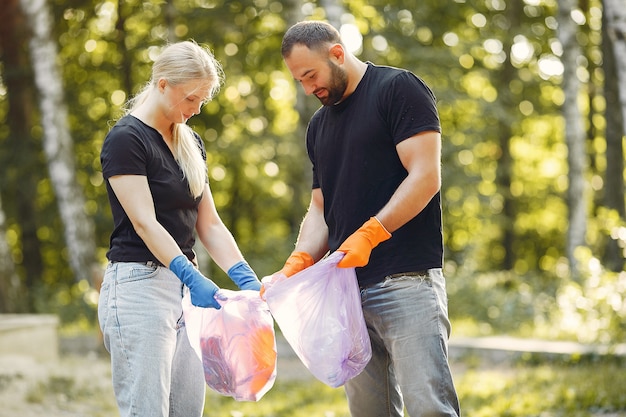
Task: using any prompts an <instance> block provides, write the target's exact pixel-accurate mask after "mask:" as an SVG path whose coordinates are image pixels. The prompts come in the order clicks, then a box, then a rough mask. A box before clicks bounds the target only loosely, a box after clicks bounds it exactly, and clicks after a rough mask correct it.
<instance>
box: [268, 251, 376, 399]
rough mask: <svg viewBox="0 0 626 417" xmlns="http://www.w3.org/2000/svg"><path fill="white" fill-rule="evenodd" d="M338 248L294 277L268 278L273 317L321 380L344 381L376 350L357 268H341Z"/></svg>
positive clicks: (362, 365) (278, 276)
mask: <svg viewBox="0 0 626 417" xmlns="http://www.w3.org/2000/svg"><path fill="white" fill-rule="evenodd" d="M343 256H344V254H343V253H342V252H335V253H333V254H331V255H330V256H328V257H327V258H326V259H324V260H322V261H320V262H318V263H316V264H315V265H313V266H311V267H309V268H307V269H305V270H304V271H301V272H299V273H297V274H295V275H293V276H291V277H290V278H287V277H285V275H283V274H274V275H272V276H270V277H265V278H263V283H264V286H265V299H266V300H267V304H268V306H269V309H270V312H271V313H272V315H273V316H274V320H276V323H277V324H278V326H279V327H280V329H281V331H282V333H283V335H284V336H285V339H286V340H287V342H288V343H289V344H290V345H291V347H292V349H293V350H294V351H295V352H296V354H297V355H298V357H299V358H300V360H301V361H302V363H304V365H305V366H306V367H307V368H308V369H309V371H310V372H311V373H312V374H313V375H314V376H315V377H316V378H317V379H319V380H320V381H322V382H324V383H325V384H327V385H329V386H331V387H339V386H341V385H343V384H344V383H345V382H346V381H348V380H349V379H351V378H353V377H355V376H356V375H358V374H359V373H361V371H363V369H364V368H365V365H367V363H368V362H369V360H370V358H371V356H372V347H371V344H370V339H369V335H368V333H367V327H366V326H365V320H364V319H363V310H362V308H361V296H360V293H359V287H358V284H357V279H356V273H355V271H354V268H339V267H337V263H338V262H339V261H340V260H341V258H342V257H343Z"/></svg>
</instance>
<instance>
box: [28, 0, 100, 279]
mask: <svg viewBox="0 0 626 417" xmlns="http://www.w3.org/2000/svg"><path fill="white" fill-rule="evenodd" d="M20 4H21V6H22V10H23V11H24V14H25V15H26V17H27V21H28V26H29V28H30V29H31V31H32V38H31V40H30V44H29V51H30V55H31V61H32V65H33V71H34V77H35V85H36V88H37V91H38V93H39V108H40V111H41V120H42V128H43V148H44V151H45V154H46V157H47V162H48V171H49V174H50V179H51V181H52V184H53V187H54V190H55V192H56V197H57V204H58V206H59V212H60V213H61V220H62V222H63V225H64V236H65V242H66V245H67V250H68V257H69V262H70V267H71V268H72V271H73V272H74V278H75V279H76V280H77V281H80V280H82V279H88V280H89V279H90V277H91V270H92V268H93V261H94V259H95V236H94V225H93V222H92V220H91V219H90V218H89V217H88V216H87V214H86V213H85V210H84V207H85V199H84V195H83V192H82V189H81V188H80V186H79V185H78V183H77V181H76V177H75V173H76V169H75V164H74V159H73V158H74V153H73V144H72V138H71V136H70V132H69V127H68V114H67V107H66V105H65V102H64V97H63V85H62V84H63V83H62V78H61V74H60V70H59V66H58V65H57V62H56V60H57V49H56V45H55V43H54V42H53V40H52V26H51V16H50V11H49V8H48V5H47V3H46V0H20Z"/></svg>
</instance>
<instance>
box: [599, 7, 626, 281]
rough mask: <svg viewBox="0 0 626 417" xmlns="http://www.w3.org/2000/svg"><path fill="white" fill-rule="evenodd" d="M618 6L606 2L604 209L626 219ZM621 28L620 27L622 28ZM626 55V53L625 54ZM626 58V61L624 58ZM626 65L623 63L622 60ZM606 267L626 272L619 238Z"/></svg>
mask: <svg viewBox="0 0 626 417" xmlns="http://www.w3.org/2000/svg"><path fill="white" fill-rule="evenodd" d="M612 3H614V2H611V1H610V0H605V5H604V10H605V13H604V14H603V16H602V19H603V21H602V56H603V59H602V68H603V70H604V97H605V100H606V111H605V119H606V133H605V136H606V175H605V179H604V205H605V206H606V207H607V208H609V209H612V210H615V211H617V213H618V214H619V216H620V218H621V219H622V220H624V219H625V218H626V207H625V206H624V174H623V173H624V148H623V136H624V133H625V132H626V125H625V120H626V116H624V105H623V104H620V99H621V100H622V101H623V97H621V98H620V94H621V93H622V90H620V84H621V86H622V87H623V86H624V85H626V76H622V78H620V77H619V76H618V68H617V66H618V64H617V62H618V61H617V60H616V57H615V54H616V53H617V49H618V48H617V47H616V46H615V45H614V41H618V39H619V36H617V34H618V33H620V32H619V27H617V28H615V27H613V26H615V25H613V24H611V23H609V22H608V20H609V15H610V16H615V13H613V11H612V10H611V9H612V8H613V7H615V5H614V4H612ZM618 26H619V25H618ZM621 42H622V43H624V32H621ZM623 53H626V52H623ZM622 58H623V57H622ZM622 61H623V60H622ZM603 264H604V266H605V267H606V268H607V269H609V270H612V271H616V272H618V271H622V270H623V269H624V248H622V247H620V245H619V242H618V240H617V238H615V237H609V239H608V241H607V246H606V250H605V253H604V257H603Z"/></svg>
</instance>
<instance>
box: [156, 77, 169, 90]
mask: <svg viewBox="0 0 626 417" xmlns="http://www.w3.org/2000/svg"><path fill="white" fill-rule="evenodd" d="M166 84H167V80H166V79H165V78H159V81H157V87H158V89H159V92H160V93H162V92H163V91H164V90H165V85H166Z"/></svg>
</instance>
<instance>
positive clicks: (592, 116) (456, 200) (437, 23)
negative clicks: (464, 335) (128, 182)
mask: <svg viewBox="0 0 626 417" xmlns="http://www.w3.org/2000/svg"><path fill="white" fill-rule="evenodd" d="M49 4H50V6H51V7H52V11H53V14H54V19H53V21H54V36H55V39H56V40H57V41H58V44H57V46H58V52H59V62H60V63H62V66H61V68H62V74H63V82H64V87H65V88H64V94H65V99H66V102H67V104H68V108H69V110H70V114H69V124H70V129H71V133H72V137H73V140H74V149H75V158H76V166H77V179H78V181H79V183H80V185H81V186H82V187H83V189H84V193H85V196H86V200H87V201H86V205H85V210H86V212H87V213H89V215H90V216H91V217H92V218H93V220H94V223H95V226H96V239H97V242H96V245H97V247H98V254H97V255H98V258H99V259H100V260H101V261H102V263H104V262H105V257H104V255H105V253H106V249H107V247H108V237H109V234H110V231H111V227H112V220H111V213H110V210H109V205H108V201H107V197H106V191H105V187H104V183H103V179H102V175H101V172H100V161H99V152H100V148H101V146H102V142H103V140H104V137H105V135H106V133H107V132H108V130H109V128H110V127H111V126H112V124H113V123H114V122H115V120H117V119H118V118H119V117H120V115H121V114H122V111H123V104H124V102H125V101H126V100H127V99H128V98H129V97H131V96H132V94H134V93H136V92H137V91H138V90H139V89H140V88H141V87H142V86H143V85H144V84H145V83H146V82H147V81H148V79H149V77H150V69H151V63H152V60H153V58H154V57H155V56H156V55H157V53H158V52H159V50H160V48H161V47H162V46H163V45H164V44H165V43H166V42H171V41H176V40H183V39H195V40H196V41H197V42H199V43H201V44H207V45H209V46H210V47H211V49H212V50H213V51H214V53H215V55H216V57H217V58H218V59H219V61H220V62H221V63H222V65H223V67H224V72H225V76H226V78H225V82H224V85H223V86H222V89H221V91H220V93H219V94H218V95H217V97H216V98H215V99H214V101H213V102H211V103H209V104H208V105H207V106H205V108H204V109H203V111H202V113H201V114H200V115H197V116H196V117H194V118H193V119H192V120H191V122H190V124H191V125H192V126H193V127H194V128H195V129H196V131H197V132H198V133H199V134H200V135H201V137H202V138H203V140H204V141H205V144H206V146H207V151H208V170H209V177H210V183H211V187H212V191H213V194H214V197H215V201H216V204H217V207H218V211H219V212H220V215H221V216H222V218H223V220H224V221H225V223H226V224H227V226H228V227H229V229H230V230H231V231H232V232H233V234H234V236H235V238H236V240H237V242H238V243H239V245H240V247H241V249H242V251H243V253H244V255H245V256H246V258H247V259H248V261H249V262H250V264H251V265H252V266H253V268H254V269H255V270H256V271H257V273H258V275H259V276H264V275H267V274H270V273H272V272H274V271H276V270H277V269H279V268H280V266H281V265H282V262H284V260H285V259H286V257H287V256H288V254H289V253H290V251H291V250H292V248H293V242H294V241H295V238H296V235H297V232H298V227H299V223H300V220H301V218H302V216H303V215H304V212H305V210H306V207H307V204H308V200H309V195H310V167H309V161H308V159H307V157H306V153H305V150H304V146H303V143H304V142H303V137H302V136H303V132H302V129H303V126H304V125H305V123H306V120H307V118H308V115H307V114H304V113H303V114H299V111H301V110H300V108H296V105H297V104H302V102H301V103H296V94H297V91H298V88H299V86H297V85H295V83H294V82H293V80H292V77H291V75H290V74H289V73H288V71H287V70H286V68H285V66H284V64H283V62H282V58H281V56H280V52H279V50H280V43H281V39H282V34H283V33H284V31H285V29H286V28H287V27H288V26H289V25H290V24H291V23H293V22H292V21H291V19H292V17H291V16H294V15H296V14H300V13H302V14H303V17H304V18H325V17H326V12H325V10H324V9H323V8H322V7H321V6H320V4H321V3H320V2H308V3H297V2H295V3H293V2H282V1H272V0H237V1H224V0H210V1H204V0H191V1H182V0H171V1H168V2H162V1H139V0H128V1H125V2H121V3H120V2H114V1H109V0H103V1H99V2H96V3H94V2H91V1H86V0H50V1H49ZM338 4H339V3H338ZM341 6H343V11H344V14H343V16H342V17H341V23H352V24H354V25H355V26H356V27H357V28H358V29H359V32H360V33H361V35H362V36H363V39H362V45H361V47H360V49H359V50H358V51H357V54H358V56H359V57H360V58H361V59H363V60H370V61H373V62H375V63H378V64H386V65H393V66H399V67H404V68H408V69H410V70H412V71H414V72H415V73H416V74H418V75H419V76H420V77H422V78H423V79H424V80H425V81H426V82H427V83H428V84H429V85H430V86H431V88H432V89H433V91H434V93H435V95H436V97H437V99H438V108H439V112H440V117H441V121H442V127H443V155H442V167H443V188H442V204H443V219H444V228H443V236H444V242H445V245H446V262H447V263H446V269H447V277H448V280H449V288H450V299H451V300H453V301H454V302H453V303H451V306H450V311H451V315H452V316H453V317H454V318H455V320H457V321H464V322H468V323H469V322H473V323H474V325H475V326H476V327H477V328H479V329H480V330H477V331H478V332H479V333H484V332H487V333H492V332H510V331H511V329H517V331H518V332H521V333H532V332H535V333H537V332H540V333H541V332H543V333H545V334H554V333H553V332H554V329H552V327H556V326H551V325H550V324H551V323H554V322H556V323H562V324H563V329H569V328H574V327H577V326H578V328H579V329H583V328H585V331H586V332H587V335H588V336H587V338H591V339H594V340H606V339H607V337H608V336H607V335H608V334H610V333H611V332H615V333H614V334H615V335H623V331H624V329H623V325H620V320H622V322H623V312H621V311H618V310H619V309H616V308H615V306H616V305H618V304H619V300H622V301H623V297H624V292H625V290H624V288H623V284H622V283H621V282H622V280H623V278H621V275H619V274H618V275H615V274H611V273H608V272H606V271H604V270H603V268H602V267H601V266H597V268H600V270H602V272H601V273H595V272H594V273H587V277H588V279H589V282H578V283H570V282H569V280H570V277H569V269H568V267H567V262H566V261H565V259H564V255H563V254H564V246H565V234H566V231H567V228H568V227H569V225H568V224H567V210H568V207H567V202H566V201H565V198H564V196H565V193H566V191H567V188H568V181H567V170H568V168H567V165H566V162H565V161H566V156H567V147H566V145H565V143H564V140H563V134H564V133H563V126H562V121H561V118H560V109H559V107H560V105H561V104H563V93H562V91H561V89H560V85H559V83H560V78H559V73H558V71H556V72H554V71H552V69H554V67H553V66H551V65H554V63H555V62H557V61H558V54H559V51H558V45H556V43H555V41H554V39H555V37H556V34H555V30H556V19H555V13H556V3H555V2H553V1H537V2H505V1H500V0H498V1H474V0H456V1H454V2H440V1H435V0H427V1H417V0H407V1H403V2H397V1H396V2H389V1H380V0H373V1H364V0H346V1H344V2H341ZM585 7H586V9H585V10H583V11H582V12H584V13H585V19H586V21H585V24H584V25H582V26H581V33H580V37H579V39H580V41H581V43H582V44H583V45H584V46H585V48H586V49H585V51H586V58H587V60H588V62H587V65H582V66H581V72H580V74H581V75H580V76H581V77H583V78H584V77H585V74H584V71H588V73H587V76H588V82H589V84H588V85H589V93H590V96H589V97H590V99H589V103H585V105H584V106H583V110H584V111H586V112H587V113H588V115H589V117H588V122H589V125H590V126H589V132H590V141H589V147H588V149H587V152H588V153H589V160H590V161H591V162H593V163H592V164H591V165H592V170H591V172H589V174H588V175H589V178H590V185H591V187H592V189H593V192H594V193H595V196H594V197H595V198H597V199H599V197H600V196H601V195H602V193H604V192H605V191H604V190H603V188H602V184H603V181H602V175H604V170H605V169H606V158H605V156H604V152H605V151H606V141H605V140H604V138H603V137H602V132H603V129H604V124H605V120H604V118H603V116H602V113H601V112H602V110H603V109H604V107H603V100H602V97H601V96H599V95H598V94H597V91H599V90H600V88H599V87H600V86H601V84H602V81H603V80H602V74H601V71H598V66H599V65H601V63H602V60H601V58H602V57H601V53H600V46H601V38H600V36H599V30H600V24H601V22H600V18H599V17H600V16H601V8H600V3H599V1H597V0H592V1H590V2H588V3H586V4H585ZM296 8H297V9H296ZM592 92H595V93H593V94H592ZM594 94H595V95H594ZM311 100H312V101H311ZM581 102H584V100H581ZM311 103H313V104H311ZM306 104H307V106H309V107H310V108H315V107H316V106H317V102H316V101H315V100H314V99H309V100H308V101H306ZM0 115H1V116H4V117H5V118H6V116H7V115H8V95H7V89H6V87H5V86H4V81H3V80H0ZM32 117H33V119H32V123H33V126H30V127H29V129H26V130H27V131H28V133H27V134H24V137H22V136H16V133H15V132H12V131H10V130H9V129H8V127H7V126H5V125H3V126H2V127H0V162H1V163H2V166H3V172H4V175H3V176H2V178H0V191H1V192H2V203H3V209H4V210H5V212H6V215H7V222H6V223H7V236H6V238H7V242H8V243H9V245H10V248H11V251H12V255H13V258H14V260H15V262H16V263H17V264H18V273H19V275H20V277H22V279H23V282H22V283H21V284H22V286H23V287H24V288H27V289H28V290H30V291H31V292H32V294H34V297H35V300H33V301H32V306H31V308H32V309H33V310H36V311H42V312H48V311H56V312H60V314H61V316H62V318H63V321H64V322H66V320H73V319H75V318H80V320H86V321H91V320H92V319H93V317H94V314H95V311H94V309H93V307H94V305H95V303H94V302H93V299H94V297H93V293H92V290H89V289H85V288H84V281H81V280H80V279H78V280H76V278H75V277H73V276H72V274H71V271H70V269H69V266H68V263H67V261H68V259H67V258H68V256H67V253H66V249H65V245H64V242H63V233H62V232H61V228H62V225H61V222H60V220H59V215H58V209H57V208H56V201H55V196H54V192H53V187H52V186H51V184H50V180H49V179H48V176H47V173H46V167H45V158H44V156H43V152H42V150H41V137H42V132H41V128H40V127H39V125H38V123H39V116H38V115H37V112H36V111H33V114H32ZM301 118H302V119H301ZM18 193H21V195H24V196H25V198H24V199H15V198H13V196H15V195H16V194H17V195H19V194H18ZM29 199H30V201H32V205H31V206H29V207H24V205H23V204H21V205H20V204H18V201H28V200H29ZM599 204H600V203H599V200H598V201H595V200H594V201H593V202H592V201H590V206H592V205H593V208H592V210H591V213H592V214H591V215H590V218H589V219H588V230H589V232H588V244H589V249H590V253H588V254H583V255H581V256H583V258H585V259H583V263H584V264H586V265H591V264H592V263H593V262H597V260H598V259H600V260H601V259H603V254H604V252H605V250H606V246H607V242H609V241H610V240H611V239H613V240H614V241H619V242H621V243H620V244H621V248H622V249H623V248H624V246H626V245H625V244H624V241H625V238H624V237H620V236H622V235H624V232H623V230H625V229H624V225H623V223H624V219H620V218H619V215H617V213H616V212H614V211H610V210H607V209H604V208H603V207H601V206H599ZM591 254H593V255H591ZM35 255H36V256H35ZM38 257H39V258H40V259H36V258H38ZM591 260H594V261H593V262H592V263H591V264H590V263H589V262H587V261H591ZM508 262H510V265H509V264H507V263H508ZM37 265H40V266H41V268H39V269H37ZM206 268H207V273H208V274H209V275H210V276H212V277H213V278H215V279H216V281H218V283H219V284H220V285H222V286H227V287H228V286H229V285H230V283H229V281H228V280H227V278H226V277H225V275H224V273H223V272H222V271H220V270H219V269H218V268H217V267H216V266H215V265H213V264H210V265H209V266H206ZM594 268H596V267H594ZM37 271H41V272H37ZM494 271H504V272H494ZM77 281H78V284H77V283H76V282H77ZM609 292H611V293H613V295H610V296H607V295H603V294H605V293H609ZM618 298H619V300H618ZM581 306H583V307H581ZM559 311H560V313H559ZM566 311H567V312H568V314H571V317H569V318H568V317H567V314H565V313H564V312H566ZM567 320H570V322H569V323H570V325H566V324H567V323H568V321H567ZM572 320H573V321H572ZM583 322H584V323H587V322H589V323H595V324H589V326H592V328H591V329H589V328H586V327H585V326H583V325H582V324H581V323H583ZM593 326H595V327H593ZM533 327H534V330H531V329H532V328H533ZM594 328H595V329H596V330H593V329H594ZM542 329H543V330H542ZM545 329H550V330H545ZM580 332H582V330H581V331H580ZM559 335H560V336H561V337H574V338H578V337H581V336H579V335H576V334H574V333H572V332H571V331H561V332H560V333H559Z"/></svg>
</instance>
